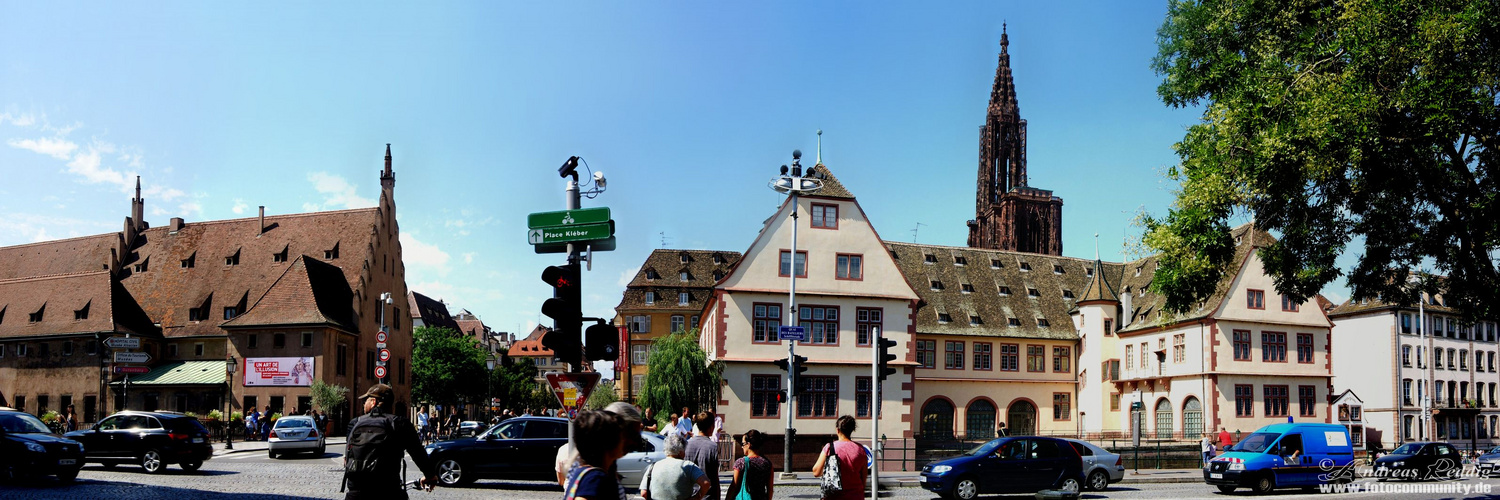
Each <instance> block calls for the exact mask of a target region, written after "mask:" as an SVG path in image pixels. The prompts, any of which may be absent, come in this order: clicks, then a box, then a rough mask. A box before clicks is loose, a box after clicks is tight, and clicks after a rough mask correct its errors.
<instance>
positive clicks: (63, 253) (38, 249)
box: [0, 233, 120, 280]
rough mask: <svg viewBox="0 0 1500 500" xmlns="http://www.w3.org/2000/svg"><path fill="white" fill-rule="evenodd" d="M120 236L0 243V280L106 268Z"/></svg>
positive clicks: (103, 235) (102, 235)
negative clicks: (7, 245)
mask: <svg viewBox="0 0 1500 500" xmlns="http://www.w3.org/2000/svg"><path fill="white" fill-rule="evenodd" d="M119 240H120V235H119V233H106V234H96V235H93V236H84V237H80V238H69V239H66V240H54V241H43V242H40V243H31V244H27V245H16V246H10V247H0V280H5V279H15V278H33V277H37V276H51V275H56V274H74V273H87V272H94V271H103V270H108V269H109V262H110V249H113V248H117V247H118V246H119V244H120V241H119Z"/></svg>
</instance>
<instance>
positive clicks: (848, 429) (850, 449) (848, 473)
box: [813, 415, 870, 500]
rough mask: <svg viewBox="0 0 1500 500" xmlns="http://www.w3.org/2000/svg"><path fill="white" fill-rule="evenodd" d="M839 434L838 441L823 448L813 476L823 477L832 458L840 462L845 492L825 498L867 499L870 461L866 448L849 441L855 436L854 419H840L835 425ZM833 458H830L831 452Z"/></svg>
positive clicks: (827, 499)
mask: <svg viewBox="0 0 1500 500" xmlns="http://www.w3.org/2000/svg"><path fill="white" fill-rule="evenodd" d="M834 425H835V427H836V430H837V431H838V434H839V439H838V441H834V442H832V443H829V445H828V446H825V447H823V451H822V453H821V454H819V455H818V463H816V464H813V475H814V476H819V477H822V476H823V468H824V467H826V466H827V464H828V460H829V459H830V458H832V459H834V460H838V461H839V479H840V481H839V482H840V484H842V485H843V491H842V492H840V493H839V494H837V495H834V496H825V497H823V498H824V499H825V500H860V499H862V498H864V497H865V478H868V477H870V469H869V467H868V466H867V465H866V462H867V461H868V459H867V458H866V457H865V447H864V446H863V445H861V444H859V443H856V442H854V440H852V439H849V435H850V434H854V417H851V416H848V415H844V416H842V417H839V419H838V421H837V422H836V423H835V424H834ZM830 451H831V452H833V453H832V455H833V456H832V457H830V456H829V452H830Z"/></svg>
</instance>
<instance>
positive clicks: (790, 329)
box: [776, 325, 807, 342]
mask: <svg viewBox="0 0 1500 500" xmlns="http://www.w3.org/2000/svg"><path fill="white" fill-rule="evenodd" d="M776 337H777V338H779V339H781V340H797V341H802V342H806V341H807V327H805V326H787V325H782V326H779V327H777V328H776Z"/></svg>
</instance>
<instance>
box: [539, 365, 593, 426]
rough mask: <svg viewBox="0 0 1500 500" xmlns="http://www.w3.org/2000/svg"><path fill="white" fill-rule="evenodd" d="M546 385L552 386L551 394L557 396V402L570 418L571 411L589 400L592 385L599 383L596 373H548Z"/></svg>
mask: <svg viewBox="0 0 1500 500" xmlns="http://www.w3.org/2000/svg"><path fill="white" fill-rule="evenodd" d="M547 385H549V386H552V394H554V395H556V396H557V402H559V403H562V406H563V408H564V409H568V410H571V411H569V412H568V415H569V418H572V415H573V411H576V410H577V409H578V408H582V407H583V403H584V402H586V401H588V400H589V393H591V392H594V386H596V385H599V374H598V373H548V374H547Z"/></svg>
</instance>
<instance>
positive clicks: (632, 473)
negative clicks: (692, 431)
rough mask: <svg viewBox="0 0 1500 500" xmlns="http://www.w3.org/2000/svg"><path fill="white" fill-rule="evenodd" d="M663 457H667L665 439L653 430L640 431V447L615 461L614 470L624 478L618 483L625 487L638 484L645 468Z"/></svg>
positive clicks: (633, 486) (632, 486)
mask: <svg viewBox="0 0 1500 500" xmlns="http://www.w3.org/2000/svg"><path fill="white" fill-rule="evenodd" d="M664 458H667V447H666V439H663V438H662V437H661V434H657V433H655V432H646V431H641V449H638V450H635V451H631V452H630V453H626V454H625V456H623V457H620V459H619V460H616V461H615V471H617V472H619V473H620V476H622V477H624V478H625V479H624V480H623V482H622V483H620V484H623V485H625V487H626V488H635V487H638V486H640V485H641V478H642V477H644V476H645V473H646V468H647V467H650V466H651V464H654V463H656V462H660V461H662V459H664Z"/></svg>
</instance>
